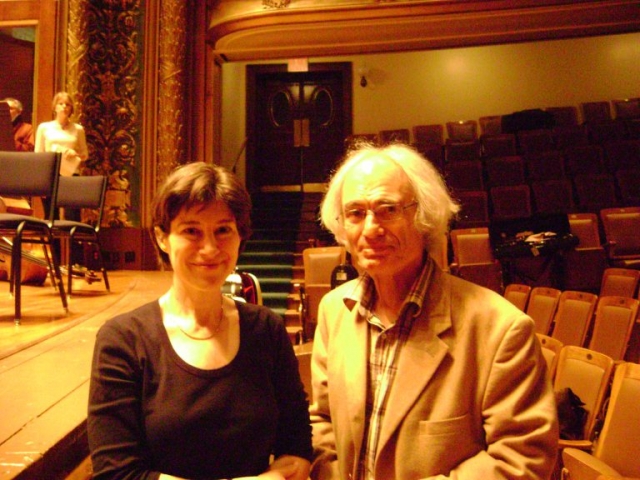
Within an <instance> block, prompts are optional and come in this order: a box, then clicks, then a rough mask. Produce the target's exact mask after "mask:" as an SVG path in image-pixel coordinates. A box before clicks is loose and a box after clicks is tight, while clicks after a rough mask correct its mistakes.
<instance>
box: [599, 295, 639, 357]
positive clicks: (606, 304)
mask: <svg viewBox="0 0 640 480" xmlns="http://www.w3.org/2000/svg"><path fill="white" fill-rule="evenodd" d="M639 303H640V302H639V301H638V300H636V299H634V298H629V297H615V296H610V297H600V298H599V299H598V305H597V307H596V313H595V319H594V323H593V333H592V334H591V339H590V341H589V348H590V349H591V350H595V351H596V352H601V353H604V354H605V355H609V356H610V357H611V358H613V359H614V360H623V359H624V355H625V353H626V352H627V346H628V344H629V338H631V331H632V329H633V325H634V323H635V321H636V317H637V316H638V304H639Z"/></svg>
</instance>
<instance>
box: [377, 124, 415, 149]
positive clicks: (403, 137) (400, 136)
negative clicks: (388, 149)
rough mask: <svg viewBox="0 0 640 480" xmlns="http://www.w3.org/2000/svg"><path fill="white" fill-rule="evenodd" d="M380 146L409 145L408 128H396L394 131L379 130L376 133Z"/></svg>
mask: <svg viewBox="0 0 640 480" xmlns="http://www.w3.org/2000/svg"><path fill="white" fill-rule="evenodd" d="M378 140H379V142H380V145H390V144H392V143H404V144H405V145H409V144H410V143H411V141H410V135H409V129H408V128H398V129H395V130H380V131H379V132H378Z"/></svg>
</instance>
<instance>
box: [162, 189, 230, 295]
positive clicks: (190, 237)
mask: <svg viewBox="0 0 640 480" xmlns="http://www.w3.org/2000/svg"><path fill="white" fill-rule="evenodd" d="M156 238H157V240H158V245H159V246H160V248H161V249H162V250H163V251H164V252H166V253H167V254H168V255H169V259H170V260H171V266H172V268H173V272H174V273H173V275H174V281H177V282H179V283H181V284H182V286H183V287H185V288H191V289H197V290H208V291H210V290H211V289H212V288H216V289H219V288H221V287H222V285H223V283H224V281H225V280H226V278H227V276H228V275H229V274H231V273H233V271H234V269H235V267H236V263H237V261H238V255H239V249H240V241H241V239H240V234H239V233H238V227H237V224H236V219H235V217H234V215H233V213H232V212H231V210H230V209H229V207H227V206H226V205H225V204H224V203H223V202H213V203H210V204H207V205H196V206H194V207H191V208H183V209H182V210H181V211H180V213H179V214H178V215H177V216H176V218H174V219H173V220H172V221H171V228H170V231H169V234H168V235H167V234H164V233H163V232H162V231H160V230H159V229H158V230H156Z"/></svg>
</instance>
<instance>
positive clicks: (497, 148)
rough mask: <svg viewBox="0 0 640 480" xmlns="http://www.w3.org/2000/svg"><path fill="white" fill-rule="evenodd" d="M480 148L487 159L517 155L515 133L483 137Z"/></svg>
mask: <svg viewBox="0 0 640 480" xmlns="http://www.w3.org/2000/svg"><path fill="white" fill-rule="evenodd" d="M480 147H481V148H482V155H483V156H484V157H485V158H494V157H507V156H511V155H515V154H516V151H517V150H516V136H515V134H513V133H497V134H493V135H482V136H481V137H480Z"/></svg>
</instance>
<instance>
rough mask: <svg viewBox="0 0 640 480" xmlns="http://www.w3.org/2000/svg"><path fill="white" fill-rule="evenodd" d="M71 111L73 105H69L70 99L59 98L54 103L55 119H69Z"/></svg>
mask: <svg viewBox="0 0 640 480" xmlns="http://www.w3.org/2000/svg"><path fill="white" fill-rule="evenodd" d="M72 110H73V105H72V104H71V99H69V98H67V97H60V98H58V101H57V102H56V116H57V117H61V116H64V117H70V116H71V111H72Z"/></svg>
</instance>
